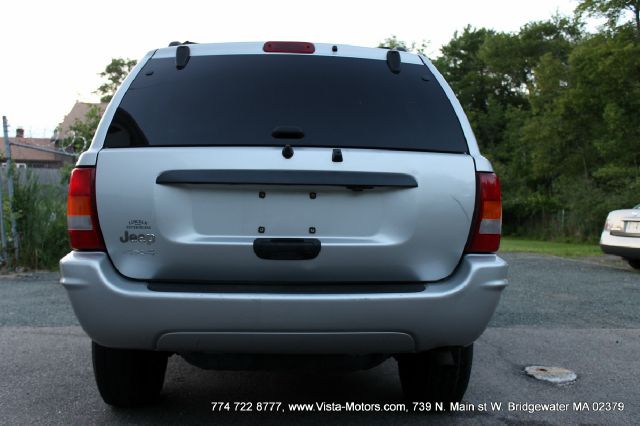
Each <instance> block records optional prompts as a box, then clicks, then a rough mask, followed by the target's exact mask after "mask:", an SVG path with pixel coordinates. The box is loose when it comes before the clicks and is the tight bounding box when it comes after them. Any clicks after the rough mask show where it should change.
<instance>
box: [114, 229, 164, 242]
mask: <svg viewBox="0 0 640 426" xmlns="http://www.w3.org/2000/svg"><path fill="white" fill-rule="evenodd" d="M120 242H121V243H126V242H132V243H143V244H144V243H146V244H153V243H155V242H156V236H155V234H130V233H129V232H128V231H124V235H123V236H122V237H120Z"/></svg>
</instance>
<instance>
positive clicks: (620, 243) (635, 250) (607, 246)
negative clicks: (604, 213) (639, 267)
mask: <svg viewBox="0 0 640 426" xmlns="http://www.w3.org/2000/svg"><path fill="white" fill-rule="evenodd" d="M600 248H601V249H602V251H603V252H605V253H607V254H612V255H615V256H621V257H624V258H625V259H640V238H638V237H623V236H618V235H611V234H610V233H609V232H608V231H603V232H602V235H601V236H600Z"/></svg>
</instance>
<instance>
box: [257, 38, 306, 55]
mask: <svg viewBox="0 0 640 426" xmlns="http://www.w3.org/2000/svg"><path fill="white" fill-rule="evenodd" d="M262 50H263V51H265V52H279V53H313V52H315V51H316V47H315V46H314V45H313V43H307V42H306V41H268V42H266V43H265V44H264V46H262Z"/></svg>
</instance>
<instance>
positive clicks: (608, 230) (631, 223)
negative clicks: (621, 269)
mask: <svg viewBox="0 0 640 426" xmlns="http://www.w3.org/2000/svg"><path fill="white" fill-rule="evenodd" d="M600 247H601V248H602V251H604V252H605V253H607V254H613V255H616V256H622V257H623V258H624V259H625V260H627V261H628V262H629V265H631V266H632V267H633V268H635V269H640V204H638V205H637V206H635V207H634V208H632V209H626V210H614V211H612V212H611V213H609V215H608V216H607V221H606V222H605V224H604V229H603V230H602V236H601V237H600Z"/></svg>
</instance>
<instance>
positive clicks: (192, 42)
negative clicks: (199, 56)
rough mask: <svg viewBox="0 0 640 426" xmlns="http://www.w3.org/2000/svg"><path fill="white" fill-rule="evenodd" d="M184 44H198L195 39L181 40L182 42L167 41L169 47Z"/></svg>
mask: <svg viewBox="0 0 640 426" xmlns="http://www.w3.org/2000/svg"><path fill="white" fill-rule="evenodd" d="M186 44H198V43H196V42H195V41H189V40H187V41H183V42H180V41H172V42H171V43H169V47H174V46H181V45H186Z"/></svg>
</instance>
